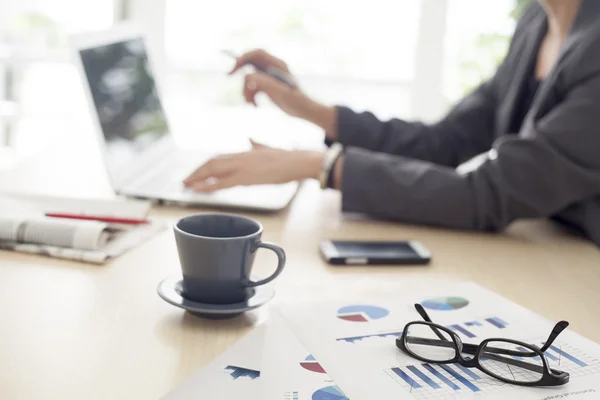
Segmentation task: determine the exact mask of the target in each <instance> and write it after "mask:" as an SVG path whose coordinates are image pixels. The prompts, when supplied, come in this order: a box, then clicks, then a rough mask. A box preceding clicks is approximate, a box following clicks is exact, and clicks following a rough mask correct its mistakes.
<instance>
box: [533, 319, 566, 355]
mask: <svg viewBox="0 0 600 400" xmlns="http://www.w3.org/2000/svg"><path fill="white" fill-rule="evenodd" d="M568 326H569V323H568V322H567V321H560V322H558V323H557V324H556V325H554V329H552V332H550V336H548V340H546V342H545V343H544V345H543V346H542V348H541V349H540V350H541V351H542V353H543V352H545V351H546V350H548V348H549V347H550V346H552V343H554V341H555V340H556V338H557V337H558V335H560V334H561V333H562V331H564V330H565V329H567V327H568Z"/></svg>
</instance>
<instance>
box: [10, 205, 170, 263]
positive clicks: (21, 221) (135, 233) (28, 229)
mask: <svg viewBox="0 0 600 400" xmlns="http://www.w3.org/2000/svg"><path fill="white" fill-rule="evenodd" d="M15 200H17V201H18V205H19V206H18V207H16V206H15V204H14V203H15ZM74 202H76V203H77V207H78V208H77V212H78V213H79V214H81V215H87V214H95V215H97V213H98V212H100V213H101V215H105V216H106V215H121V216H124V217H133V218H145V216H146V215H147V213H148V211H149V205H147V204H145V203H143V202H131V201H113V200H111V201H108V200H103V201H90V200H83V199H64V201H63V200H61V199H58V198H34V199H32V198H27V199H24V198H22V197H20V196H10V195H9V196H7V195H0V206H1V207H0V249H2V250H14V251H18V252H24V253H33V254H41V255H45V256H49V257H55V258H64V259H71V260H77V261H84V262H90V263H97V264H102V263H105V262H106V261H108V260H110V259H111V258H114V257H117V256H119V255H121V254H123V253H125V252H126V251H127V250H129V249H132V248H133V247H136V246H138V245H140V244H142V243H143V242H145V241H146V240H148V239H150V238H151V237H152V236H154V235H155V234H157V233H158V232H160V231H161V230H163V229H164V228H165V225H164V224H163V223H160V222H155V221H148V223H146V224H139V225H124V224H118V225H117V224H108V223H104V222H98V221H85V220H77V219H63V218H49V217H45V216H44V215H43V213H41V210H42V209H45V208H47V207H51V209H52V210H54V211H55V210H59V211H60V210H63V209H65V207H67V208H68V209H71V210H72V209H73V203H74ZM25 204H26V206H25V207H24V205H25ZM88 210H90V211H88Z"/></svg>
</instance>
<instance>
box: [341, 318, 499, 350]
mask: <svg viewBox="0 0 600 400" xmlns="http://www.w3.org/2000/svg"><path fill="white" fill-rule="evenodd" d="M507 326H508V323H507V322H505V321H504V320H502V319H501V318H500V317H487V318H481V319H479V320H473V321H467V322H463V323H460V324H453V325H447V326H446V327H447V328H449V329H451V330H453V331H454V332H456V333H458V334H460V336H461V337H462V338H467V339H473V338H476V337H478V336H479V331H483V330H485V331H487V332H489V329H490V328H491V329H504V328H506V327H507ZM400 336H402V330H401V329H399V330H393V331H390V332H376V333H372V334H368V335H360V336H348V337H341V338H337V339H336V341H338V342H346V343H351V344H357V343H359V342H361V341H367V340H370V339H382V338H383V339H389V338H397V337H400Z"/></svg>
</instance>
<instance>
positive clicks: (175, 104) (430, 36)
mask: <svg viewBox="0 0 600 400" xmlns="http://www.w3.org/2000/svg"><path fill="white" fill-rule="evenodd" d="M527 1H528V0H497V1H495V2H492V3H488V2H481V1H478V0H413V1H389V0H371V1H369V2H368V3H364V2H349V1H344V0H327V1H319V0H286V1H277V0H255V1H253V2H247V1H241V0H222V1H219V2H212V3H210V4H209V3H206V2H201V1H197V0H152V1H148V0H87V1H76V0H4V1H3V2H2V3H1V4H0V78H2V79H0V143H3V142H5V141H6V137H7V135H6V133H9V134H10V136H11V138H12V142H13V145H17V146H19V145H22V146H24V147H27V148H30V147H32V146H33V147H36V146H37V147H40V146H43V144H44V143H45V142H47V141H48V140H50V139H49V138H47V137H44V136H43V135H42V134H41V133H40V132H41V131H42V128H44V127H45V126H47V124H48V121H57V122H58V121H63V123H64V121H65V116H69V117H70V116H74V115H77V116H79V117H83V116H85V117H87V111H86V110H87V107H86V105H85V101H84V99H83V97H82V95H81V87H80V80H79V77H78V76H77V74H76V72H75V69H74V68H73V67H72V66H71V65H70V63H69V62H68V51H67V42H66V37H67V35H68V34H70V33H75V32H82V31H86V30H96V29H103V28H108V27H110V26H111V24H112V23H114V21H115V20H116V19H119V18H120V17H125V16H126V17H128V18H131V19H133V20H135V21H136V22H138V23H139V24H140V25H141V26H142V27H143V28H145V29H146V31H148V33H149V38H150V45H151V46H152V47H153V49H152V50H153V55H154V57H153V61H154V64H156V65H155V67H156V69H157V70H158V71H159V75H161V78H162V79H161V82H162V84H163V85H162V86H163V87H162V88H161V89H162V94H163V96H164V97H165V98H166V101H165V103H166V106H167V107H168V109H169V110H168V111H170V114H169V115H170V117H171V123H172V126H173V127H174V129H173V130H174V133H175V134H176V136H180V139H184V140H185V139H187V140H188V141H187V143H190V144H192V145H193V144H194V142H197V144H201V145H203V144H205V143H206V138H207V137H210V139H211V143H212V142H213V141H215V140H216V141H218V140H221V141H222V143H223V145H224V146H225V147H224V148H226V149H230V146H231V142H232V138H234V137H236V135H237V137H239V138H241V137H247V136H249V135H254V136H257V137H258V138H259V139H260V138H261V135H262V136H263V137H265V138H267V139H269V138H270V139H273V138H278V137H287V136H289V134H288V131H290V130H294V129H296V128H298V130H299V132H300V133H299V135H304V134H305V133H304V132H306V131H310V127H309V126H308V124H303V123H301V122H298V121H294V122H292V120H291V119H290V118H287V117H285V116H283V115H282V114H281V113H280V112H279V111H278V110H273V109H272V108H271V109H270V108H269V107H261V109H260V110H259V111H256V110H254V109H252V108H251V107H250V106H248V105H246V104H244V102H243V99H242V96H241V83H242V74H240V75H238V76H235V77H227V76H226V72H227V71H228V69H229V68H231V65H232V60H230V59H229V58H228V57H226V56H225V55H223V54H222V52H221V51H222V50H223V49H228V50H233V51H234V52H237V53H241V52H243V51H246V50H248V49H252V48H256V47H262V48H265V49H267V50H268V51H270V52H272V53H273V54H275V55H277V56H279V57H281V58H282V59H284V60H285V61H287V62H288V64H289V65H290V67H291V68H292V71H293V72H294V73H295V74H296V75H297V76H298V78H299V79H300V82H301V84H302V86H303V88H304V89H305V90H306V91H307V92H308V93H309V94H311V95H313V96H314V97H316V98H318V99H320V100H322V101H324V102H328V103H331V104H346V105H349V106H351V107H353V108H354V109H357V110H370V111H373V112H374V113H375V114H376V115H378V116H380V117H382V118H389V117H392V116H401V117H404V118H409V119H410V118H417V117H418V118H425V119H426V120H432V119H435V118H437V117H439V116H441V115H442V114H443V113H444V112H445V111H446V110H447V108H448V107H449V106H450V105H451V104H452V103H453V102H454V101H456V100H457V99H459V98H460V97H462V96H463V95H464V94H465V93H466V92H468V91H469V90H471V89H472V88H473V87H474V86H476V85H477V84H478V83H479V82H480V81H481V80H483V79H485V78H487V77H488V76H489V75H490V74H491V73H492V72H493V70H494V68H495V67H496V65H497V62H498V61H499V60H500V59H501V58H502V57H503V56H504V54H505V52H506V48H507V45H508V40H509V37H510V35H511V34H512V30H513V29H514V25H515V19H514V18H513V17H511V14H514V12H515V7H517V8H518V9H521V8H523V6H524V4H525V3H527ZM116 16H118V17H119V18H116ZM7 97H9V98H10V99H9V100H11V101H12V100H16V104H17V107H16V109H15V107H14V105H15V104H13V103H11V102H7V101H6V100H7ZM266 103H268V102H264V103H263V104H266ZM15 112H16V114H17V117H18V118H16V121H17V123H16V124H13V125H14V126H11V128H10V130H12V132H8V131H7V128H6V126H7V124H6V121H8V120H13V121H14V120H15V118H12V117H10V116H11V115H12V116H13V117H14V114H15ZM233 116H235V117H233ZM9 117H10V118H9ZM1 122H4V123H3V124H2V123H1ZM267 126H268V128H266V127H267ZM3 127H4V128H3ZM282 131H285V133H282ZM313 131H315V135H314V137H315V138H316V137H317V136H318V135H317V133H318V132H317V131H316V130H315V129H314V128H313ZM215 132H219V135H215ZM3 133H4V134H3ZM319 134H320V133H319ZM275 142H276V141H275ZM0 145H1V144H0Z"/></svg>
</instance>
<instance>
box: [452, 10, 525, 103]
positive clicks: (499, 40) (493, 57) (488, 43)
mask: <svg viewBox="0 0 600 400" xmlns="http://www.w3.org/2000/svg"><path fill="white" fill-rule="evenodd" d="M532 1H533V0H515V3H514V7H513V9H512V10H511V11H510V13H509V15H508V16H507V18H511V19H513V20H514V21H515V23H516V21H517V20H518V19H519V18H521V16H522V15H523V13H524V12H525V10H526V9H527V7H528V6H529V5H530V4H531V2H532ZM509 43H510V36H509V35H503V34H498V33H488V34H482V35H479V36H477V37H476V38H475V39H474V42H473V44H472V46H473V51H471V54H473V55H476V56H471V57H465V58H464V59H463V60H461V61H460V66H459V77H458V79H459V81H460V82H459V85H460V87H461V88H462V92H463V95H465V94H467V93H470V92H471V91H473V89H475V88H476V87H477V86H479V85H480V84H481V82H483V81H485V80H486V79H488V78H489V77H490V76H491V75H492V74H493V73H494V71H495V69H496V68H497V67H498V65H499V64H500V63H501V62H502V60H503V59H504V57H505V56H506V52H507V50H508V45H509Z"/></svg>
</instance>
